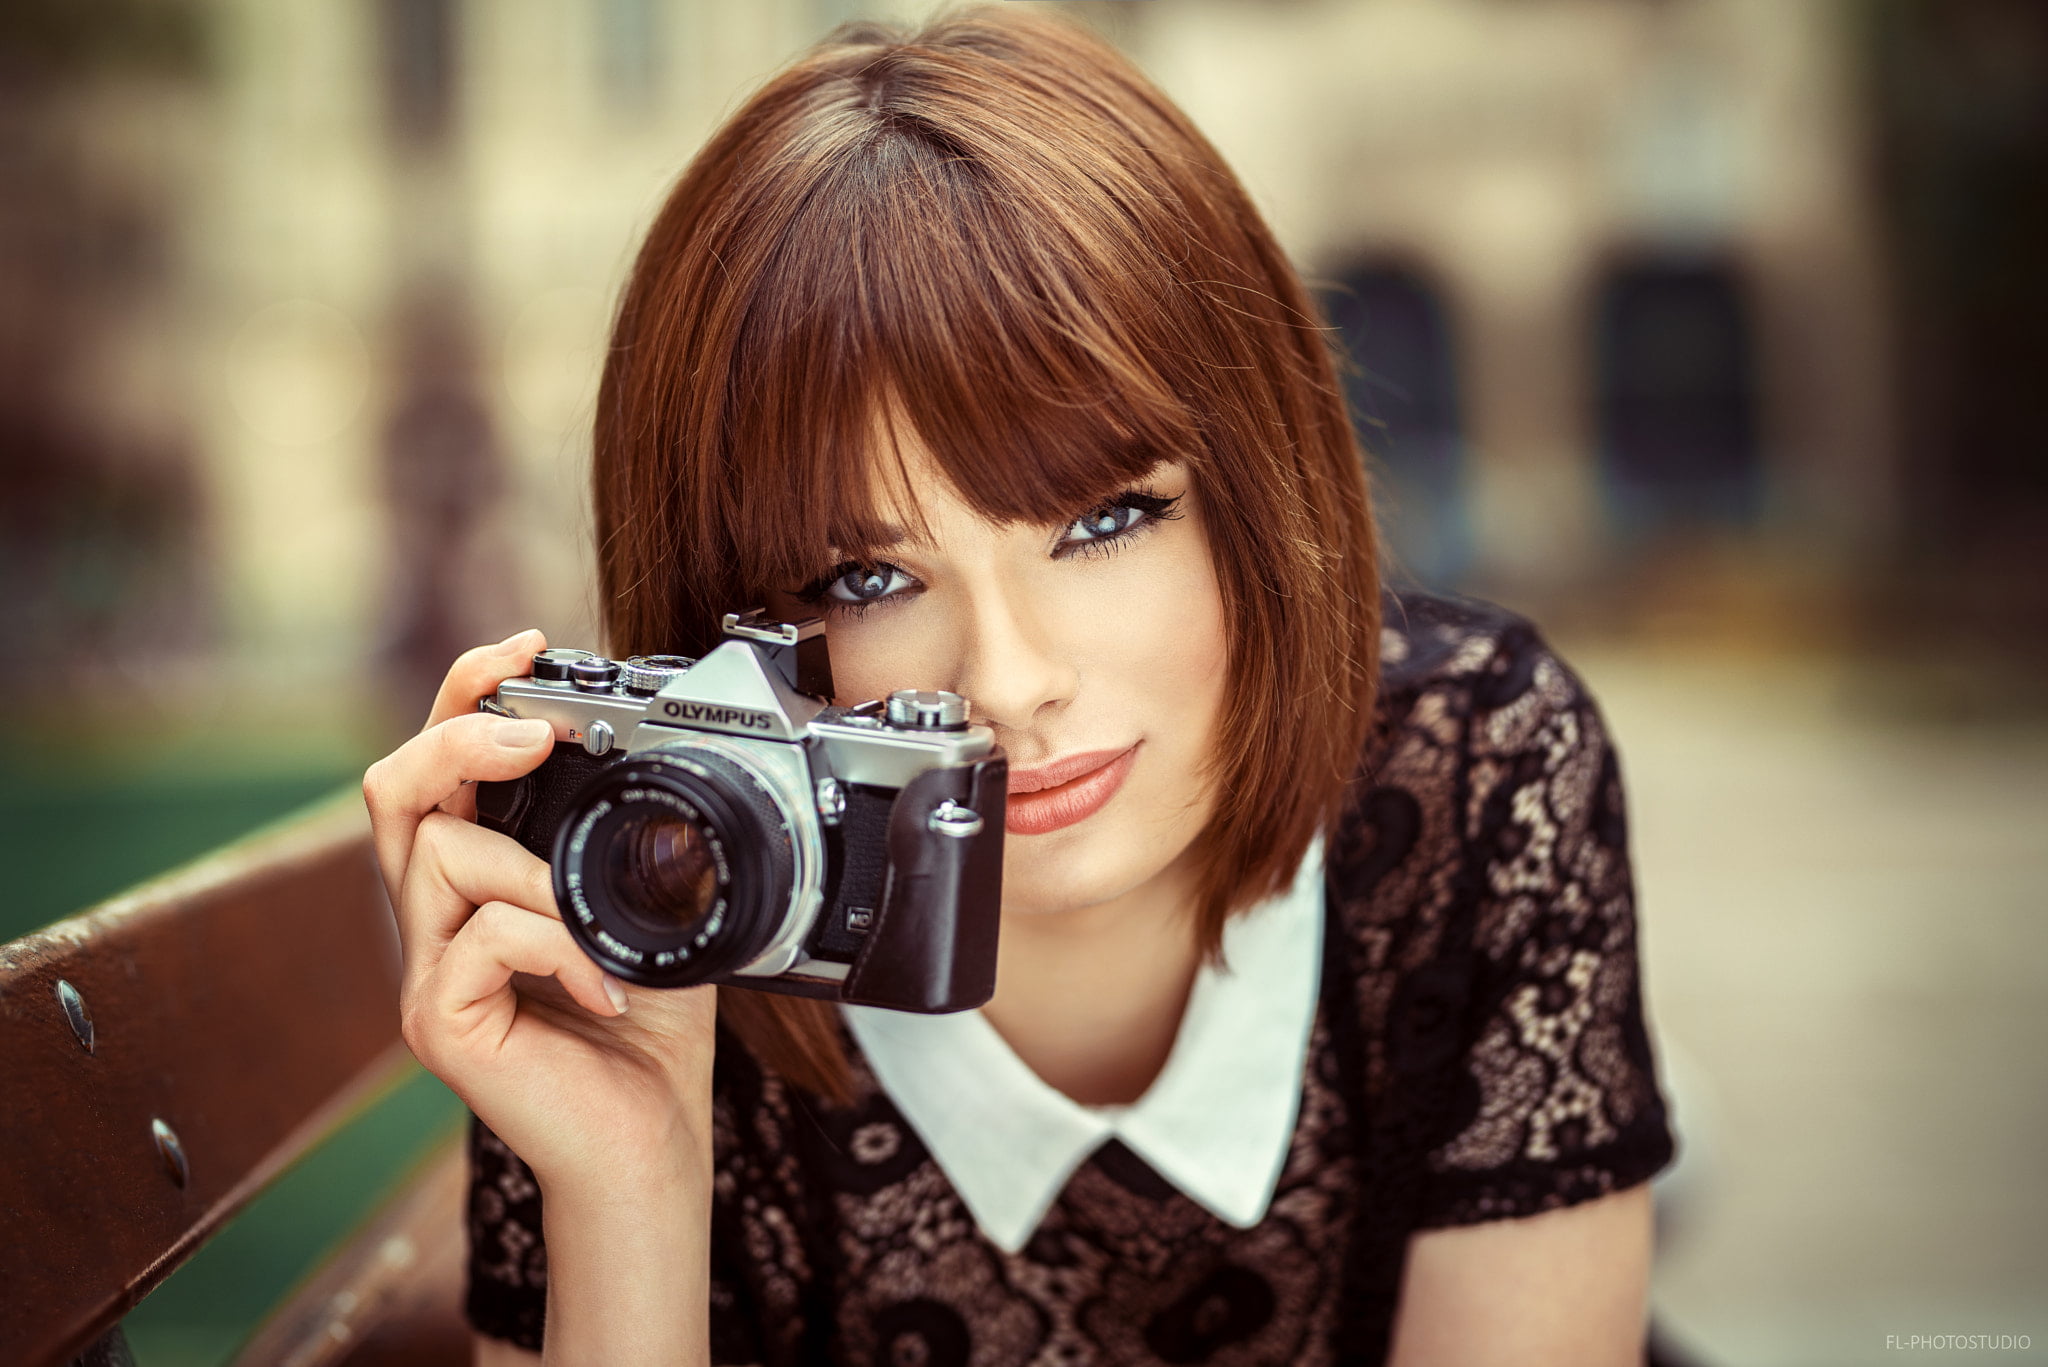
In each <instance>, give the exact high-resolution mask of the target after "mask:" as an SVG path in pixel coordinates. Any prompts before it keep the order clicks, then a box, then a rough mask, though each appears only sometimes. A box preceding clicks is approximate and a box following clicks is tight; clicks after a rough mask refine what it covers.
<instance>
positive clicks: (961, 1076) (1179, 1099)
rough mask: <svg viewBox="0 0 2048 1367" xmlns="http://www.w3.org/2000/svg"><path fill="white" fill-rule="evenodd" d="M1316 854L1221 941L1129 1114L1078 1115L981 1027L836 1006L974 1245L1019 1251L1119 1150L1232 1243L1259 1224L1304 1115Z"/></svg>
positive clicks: (1120, 1109)
mask: <svg viewBox="0 0 2048 1367" xmlns="http://www.w3.org/2000/svg"><path fill="white" fill-rule="evenodd" d="M1322 912H1323V842H1322V838H1321V837H1320V836H1318V837H1317V838H1316V840H1315V842H1314V843H1313V844H1311V845H1310V846H1309V849H1308V853H1307V855H1306V856H1305V857H1304V858H1303V860H1302V862H1301V866H1300V868H1299V869H1297V870H1296V872H1295V877H1294V882H1293V885H1292V886H1291V887H1289V888H1288V889H1287V890H1286V891H1284V892H1282V893H1280V894H1278V895H1276V896H1274V897H1271V898H1269V899H1267V900H1266V901H1265V902H1262V903H1260V904H1259V905H1258V906H1256V907H1252V908H1249V909H1247V910H1246V911H1244V912H1242V913H1240V914H1239V915H1236V916H1233V917H1231V918H1230V919H1229V920H1228V921H1227V922H1225V923H1224V927H1223V954H1224V959H1225V961H1226V962H1227V963H1228V964H1229V969H1228V971H1219V970H1218V969H1217V968H1215V967H1214V966H1213V965H1210V964H1204V965H1203V966H1202V968H1201V969H1200V971H1199V972H1198V973H1197V974H1196V976H1195V983H1194V989H1193V991H1192V992H1191V993H1190V994H1189V997H1188V1004H1187V1011H1186V1014H1185V1015H1184V1016H1183V1017H1182V1019H1181V1023H1180V1032H1179V1034H1178V1035H1176V1036H1175V1037H1174V1042H1173V1049H1172V1051H1171V1053H1170V1054H1169V1055H1168V1057H1167V1060H1166V1067H1165V1068H1164V1069H1163V1070H1162V1071H1161V1072H1160V1074H1159V1076H1158V1078H1156V1079H1155V1080H1154V1081H1153V1083H1152V1086H1151V1088H1150V1089H1149V1090H1148V1091H1146V1093H1145V1094H1144V1095H1143V1096H1142V1097H1140V1098H1139V1099H1138V1100H1137V1101H1136V1102H1134V1103H1132V1104H1131V1105H1129V1106H1082V1105H1079V1104H1077V1103H1076V1102H1074V1101H1072V1100H1070V1099H1068V1098H1067V1097H1066V1096H1065V1095H1063V1094H1062V1093H1060V1092H1058V1091H1056V1090H1054V1089H1053V1088H1052V1087H1051V1086H1049V1085H1048V1084H1046V1083H1045V1082H1044V1081H1043V1080H1041V1079H1040V1078H1039V1077H1038V1075H1037V1074H1036V1073H1034V1072H1032V1071H1031V1069H1030V1068H1029V1067H1028V1066H1026V1065H1025V1063H1024V1061H1023V1060H1022V1059H1020V1058H1018V1057H1017V1055H1016V1054H1015V1053H1014V1052H1013V1051H1012V1050H1011V1048H1010V1046H1009V1045H1008V1044H1007V1043H1005V1042H1004V1040H1003V1037H1002V1036H1001V1035H998V1034H997V1033H996V1031H995V1027H994V1026H992V1025H990V1024H989V1022H988V1020H987V1018H986V1017H984V1016H983V1015H982V1014H981V1012H979V1011H963V1012H960V1013H958V1014H955V1015H947V1016H918V1015H911V1014H908V1013H906V1012H900V1011H884V1010H880V1009H878V1008H875V1007H867V1006H842V1007H841V1008H840V1009H841V1010H842V1011H843V1012H844V1013H845V1016H846V1021H847V1025H848V1026H849V1028H850V1029H851V1030H852V1032H853V1036H854V1039H855V1040H856V1041H857V1042H858V1043H859V1045H860V1048H861V1051H862V1053H864V1054H865V1055H866V1056H867V1060H868V1063H869V1065H870V1066H871V1067H873V1069H874V1070H875V1076H876V1077H877V1078H878V1079H879V1080H880V1081H881V1084H882V1087H883V1089H884V1090H885V1091H887V1092H888V1094H889V1098H890V1100H892V1101H894V1102H895V1103H896V1107H897V1109H898V1110H900V1111H901V1112H902V1113H903V1116H904V1118H905V1119H906V1120H908V1121H909V1122H910V1125H911V1127H912V1128H913V1129H915V1130H916V1131H917V1133H918V1135H919V1136H920V1137H921V1138H922V1139H923V1140H924V1143H925V1147H926V1148H928V1149H929V1150H931V1154H932V1157H933V1159H934V1160H935V1161H936V1162H937V1163H938V1165H939V1168H940V1170H941V1171H943V1172H944V1173H945V1174H946V1176H947V1178H948V1179H950V1180H951V1182H952V1183H953V1187H954V1189H955V1190H956V1191H958V1192H959V1193H960V1198H961V1200H963V1201H964V1202H966V1204H967V1208H968V1210H969V1211H971V1212H972V1213H973V1215H974V1219H975V1222H976V1223H977V1224H978V1225H980V1227H981V1231H982V1233H983V1234H985V1235H987V1236H988V1238H989V1240H990V1242H992V1243H994V1244H995V1245H996V1246H997V1247H998V1248H1001V1249H1002V1250H1003V1251H1004V1252H1006V1253H1015V1252H1017V1251H1018V1250H1019V1249H1021V1248H1023V1247H1024V1244H1025V1243H1026V1241H1027V1240H1029V1239H1030V1237H1031V1235H1032V1234H1033V1232H1035V1231H1036V1230H1037V1228H1038V1223H1039V1221H1040V1220H1041V1219H1043V1218H1044V1216H1045V1212H1046V1210H1047V1209H1048V1208H1050V1207H1051V1205H1052V1203H1053V1201H1054V1200H1055V1199H1056V1198H1057V1197H1058V1196H1059V1194H1060V1191H1061V1189H1062V1188H1064V1187H1065V1186H1066V1184H1067V1179H1068V1178H1069V1177H1071V1176H1072V1175H1073V1174H1074V1170H1075V1169H1076V1168H1078V1167H1080V1166H1081V1164H1082V1163H1084V1162H1086V1161H1087V1159H1088V1156H1089V1155H1090V1154H1092V1153H1094V1152H1095V1150H1096V1148H1097V1147H1098V1146H1100V1145H1101V1144H1102V1143H1103V1142H1104V1141H1105V1140H1107V1139H1109V1138H1111V1137H1112V1136H1114V1137H1116V1138H1119V1139H1121V1140H1123V1142H1124V1144H1125V1145H1126V1146H1128V1147H1129V1148H1130V1149H1131V1150H1132V1151H1133V1152H1134V1153H1136V1154H1137V1155H1138V1156H1139V1157H1140V1158H1142V1159H1144V1160H1145V1162H1146V1163H1148V1164H1149V1165H1150V1166H1151V1167H1152V1168H1153V1170H1154V1171H1156V1172H1157V1173H1158V1174H1159V1175H1160V1176H1161V1177H1163V1178H1165V1179H1166V1180H1167V1181H1169V1182H1171V1183H1172V1184H1173V1185H1174V1186H1176V1187H1178V1188H1179V1189H1180V1190H1181V1191H1182V1192H1184V1193H1185V1194H1186V1195H1187V1196H1188V1197H1189V1198H1191V1199H1192V1200H1194V1201H1196V1202H1197V1203H1199V1204H1200V1205H1202V1206H1203V1207H1205V1208H1206V1209H1208V1210H1210V1211H1212V1212H1213V1213H1214V1214H1216V1215H1217V1216H1218V1217H1219V1218H1221V1219H1223V1220H1226V1221H1228V1222H1229V1223H1230V1224H1233V1225H1235V1226H1237V1227H1238V1228H1240V1229H1246V1228H1250V1227H1251V1226H1253V1225H1255V1224H1257V1223H1258V1222H1259V1221H1260V1220H1262V1219H1264V1218H1265V1214H1266V1206H1267V1204H1268V1203H1269V1202H1270V1201H1271V1200H1272V1199H1273V1188H1274V1186H1275V1184H1277V1183H1278V1182H1279V1180H1280V1170H1281V1168H1282V1166H1283V1165H1284V1164H1285V1162H1286V1159H1287V1149H1288V1145H1289V1142H1290V1141H1291V1140H1292V1138H1293V1135H1294V1121H1295V1114H1296V1111H1297V1110H1298V1108H1299V1106H1300V1104H1301V1081H1302V1069H1303V1068H1304V1067H1305V1066H1306V1063H1307V1057H1308V1037H1309V1029H1310V1026H1311V1024H1312V1023H1313V1021H1314V1019H1315V1007H1316V990H1317V977H1318V972H1319V969H1320V965H1321V962H1322V940H1323V915H1322Z"/></svg>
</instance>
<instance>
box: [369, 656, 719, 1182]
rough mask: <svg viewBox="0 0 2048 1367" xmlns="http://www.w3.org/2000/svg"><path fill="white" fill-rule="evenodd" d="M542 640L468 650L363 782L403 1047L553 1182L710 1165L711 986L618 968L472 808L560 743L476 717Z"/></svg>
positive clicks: (530, 858) (531, 728)
mask: <svg viewBox="0 0 2048 1367" xmlns="http://www.w3.org/2000/svg"><path fill="white" fill-rule="evenodd" d="M545 646H546V641H545V639H544V638H543V637H542V636H541V634H540V632H538V631H526V632H521V633H520V634H519V635H517V636H514V637H512V638H510V639H509V640H506V641H502V642H500V643H499V644H497V645H495V646H483V647H479V648H478V649H476V650H472V651H470V652H468V653H467V654H465V655H463V656H462V657H461V658H460V659H458V660H457V661H456V662H455V664H454V666H453V667H452V668H451V669H450V670H449V671H448V677H447V679H446V680H445V681H444V682H443V683H442V685H441V691H440V695H439V696H438V697H437V698H436V699H435V702H434V710H433V714H432V715H431V716H430V717H429V718H428V719H427V725H426V727H425V729H423V730H422V731H421V732H420V733H419V735H417V736H415V737H413V738H412V739H411V740H409V741H407V742H406V743H405V744H404V745H401V746H400V747H399V748H398V749H397V750H395V751H393V752H392V753H391V754H389V755H387V756H385V757H384V758H383V759H381V760H378V761H377V762H376V763H375V764H373V765H371V766H370V769H369V772H368V773H367V774H365V775H364V777H363V797H364V800H365V801H366V802H367V803H368V805H369V809H370V825H371V828H372V830H373V832H374V834H375V837H376V845H377V859H378V862H379V863H380V864H381V865H382V866H383V871H384V883H385V887H386V888H387V889H388V890H389V892H390V894H391V905H392V907H393V909H394V911H395V912H396V914H397V917H398V930H399V939H400V942H401V944H402V946H403V950H404V955H405V975H404V986H403V988H402V990H401V996H400V1020H401V1022H402V1028H403V1031H404V1036H405V1042H406V1044H407V1045H408V1046H409V1047H410V1048H411V1049H412V1051H413V1053H414V1055H415V1056H417V1057H418V1059H419V1060H420V1062H421V1063H422V1064H423V1065H425V1066H426V1068H427V1069H428V1070H429V1071H431V1072H433V1073H434V1074H435V1075H437V1076H438V1077H440V1078H441V1080H442V1081H444V1082H446V1083H447V1084H448V1086H449V1087H450V1088H451V1089H453V1090H454V1092H455V1093H456V1095H458V1096H460V1097H461V1098H462V1099H463V1100H464V1101H465V1102H467V1103H468V1105H469V1107H470V1109H471V1110H473V1111H475V1112H476V1114H477V1115H478V1117H480V1118H481V1119H482V1120H483V1122H484V1123H485V1124H486V1125H488V1126H490V1128H491V1130H492V1131H493V1132H494V1133H495V1134H497V1136H498V1137H499V1138H500V1139H503V1140H504V1141H505V1143H506V1144H507V1145H508V1146H510V1148H511V1149H512V1151H513V1152H514V1153H516V1154H518V1155H519V1157H520V1158H521V1159H523V1160H525V1162H526V1164H527V1166H528V1167H530V1168H532V1169H533V1171H534V1173H535V1175H536V1176H537V1177H538V1178H539V1179H540V1182H541V1186H542V1189H543V1191H546V1192H549V1193H550V1194H553V1193H554V1191H555V1189H557V1188H559V1189H562V1190H563V1191H565V1192H567V1191H579V1192H593V1193H594V1192H597V1191H600V1190H603V1189H605V1188H606V1187H607V1186H611V1187H616V1185H617V1183H618V1182H620V1181H621V1180H622V1179H623V1178H624V1175H625V1174H628V1173H648V1174H656V1173H659V1174H677V1173H683V1172H688V1173H703V1174H708V1168H709V1143H710V1138H709V1135H710V1105H711V1102H710V1095H711V1091H710V1077H711V1056H712V1040H713V1023H714V1020H715V1017H716V1001H717V998H716V989H714V988H710V987H692V988H679V989H665V990H659V991H656V990H648V989H638V988H629V987H627V986H626V985H625V984H623V983H621V982H620V981H619V980H618V979H616V978H613V977H611V976H610V975H609V974H607V973H605V972H604V971H603V970H601V969H600V968H599V967H598V966H597V965H596V964H595V963H594V962H592V961H591V960H590V958H589V957H588V956H586V955H585V954H584V953H583V951H582V950H581V949H579V948H578V947H577V945H576V942H575V941H574V940H572V939H571V938H570V936H569V932H568V930H567V928H566V927H564V926H563V924H562V918H561V913H560V912H559V911H558V910H557V909H556V906H555V897H554V889H553V883H552V880H551V877H550V874H549V870H548V866H547V864H546V862H545V861H543V860H541V859H539V858H537V857H535V856H534V855H532V854H530V853H528V852H527V851H526V850H524V849H522V848H521V847H520V846H519V845H518V844H517V843H516V842H514V841H513V840H512V839H511V838H510V837H509V836H506V835H502V834H499V833H497V832H494V831H487V830H484V829H483V828H482V827H480V826H478V825H476V824H475V821H474V819H473V817H474V813H475V794H474V790H473V788H472V787H471V786H470V785H471V784H473V783H474V782H476V781H477V780H504V779H513V778H518V777H519V776H521V775H522V774H525V773H528V772H530V771H531V770H533V769H534V768H536V767H538V766H539V764H540V763H541V761H542V760H544V759H546V758H547V757H548V755H549V753H550V752H551V750H552V747H553V745H554V742H555V735H554V733H553V730H552V728H551V727H550V725H549V723H547V722H545V721H535V720H511V719H507V718H504V717H499V716H495V715H492V714H489V713H484V712H479V711H478V710H477V702H478V700H479V699H480V698H482V697H484V696H486V695H487V694H489V693H491V692H492V691H494V690H495V689H496V688H497V686H498V685H499V684H500V683H501V682H503V681H504V680H506V679H509V678H516V677H518V676H520V675H523V674H525V673H526V672H527V671H528V669H529V668H530V667H531V664H532V661H533V656H534V653H535V652H536V651H538V650H541V649H544V648H545Z"/></svg>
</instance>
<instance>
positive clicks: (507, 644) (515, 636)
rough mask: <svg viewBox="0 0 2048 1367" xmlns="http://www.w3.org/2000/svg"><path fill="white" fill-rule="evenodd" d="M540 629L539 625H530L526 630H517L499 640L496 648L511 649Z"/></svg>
mask: <svg viewBox="0 0 2048 1367" xmlns="http://www.w3.org/2000/svg"><path fill="white" fill-rule="evenodd" d="M539 630H540V628H539V627H528V628H526V630H524V631H515V632H513V633H512V634H511V635H510V636H507V637H506V638H505V639H504V640H502V641H500V642H498V644H497V647H496V648H497V649H499V650H510V649H512V648H513V647H514V646H516V645H518V644H519V643H520V642H522V641H524V640H525V639H526V638H527V637H529V636H532V635H533V634H535V633H536V632H538V631H539Z"/></svg>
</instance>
